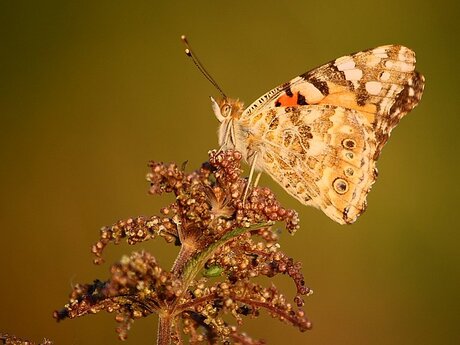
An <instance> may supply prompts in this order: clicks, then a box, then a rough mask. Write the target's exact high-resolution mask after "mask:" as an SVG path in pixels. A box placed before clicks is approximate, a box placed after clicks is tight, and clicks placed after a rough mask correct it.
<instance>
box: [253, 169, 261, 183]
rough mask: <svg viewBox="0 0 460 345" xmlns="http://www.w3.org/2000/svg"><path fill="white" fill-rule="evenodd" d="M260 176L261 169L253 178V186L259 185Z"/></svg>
mask: <svg viewBox="0 0 460 345" xmlns="http://www.w3.org/2000/svg"><path fill="white" fill-rule="evenodd" d="M260 176H262V171H259V172H258V173H257V176H256V179H255V181H254V187H257V186H258V185H259V181H260Z"/></svg>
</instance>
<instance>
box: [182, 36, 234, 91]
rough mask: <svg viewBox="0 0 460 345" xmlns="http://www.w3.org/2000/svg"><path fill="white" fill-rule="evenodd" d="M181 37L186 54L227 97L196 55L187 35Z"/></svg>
mask: <svg viewBox="0 0 460 345" xmlns="http://www.w3.org/2000/svg"><path fill="white" fill-rule="evenodd" d="M180 39H181V40H182V42H184V44H185V54H186V55H187V56H188V57H189V58H191V59H192V61H193V63H194V64H195V66H196V67H197V68H198V69H199V70H200V72H201V73H202V74H203V75H204V76H205V78H206V79H208V80H209V82H210V83H211V84H212V85H214V87H215V88H216V89H217V90H218V91H219V92H220V94H221V95H222V97H223V98H224V99H226V98H227V96H226V95H225V93H224V92H223V91H222V89H221V88H220V86H219V84H217V82H216V81H215V80H214V78H213V77H211V75H210V74H209V72H208V71H207V70H206V68H204V66H203V64H202V63H201V62H200V60H199V59H198V56H196V54H195V53H194V52H193V50H192V47H191V46H190V43H189V42H188V40H187V37H185V35H182V36H181V37H180Z"/></svg>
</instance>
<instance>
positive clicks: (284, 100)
mask: <svg viewBox="0 0 460 345" xmlns="http://www.w3.org/2000/svg"><path fill="white" fill-rule="evenodd" d="M297 100H298V94H297V93H295V94H294V95H292V97H289V96H288V95H286V94H284V95H282V96H280V98H278V99H277V100H276V102H277V103H279V104H280V106H281V107H290V106H294V105H298V104H297Z"/></svg>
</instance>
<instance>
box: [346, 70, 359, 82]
mask: <svg viewBox="0 0 460 345" xmlns="http://www.w3.org/2000/svg"><path fill="white" fill-rule="evenodd" d="M343 73H344V74H345V79H347V80H360V79H361V78H362V77H363V71H361V70H360V69H349V70H345V71H343Z"/></svg>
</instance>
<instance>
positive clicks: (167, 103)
mask: <svg viewBox="0 0 460 345" xmlns="http://www.w3.org/2000/svg"><path fill="white" fill-rule="evenodd" d="M455 6H457V4H456V2H455V1H450V2H447V1H413V0H407V1H399V0H388V1H342V0H332V1H289V2H281V1H276V2H274V1H264V2H257V1H241V2H240V1H232V2H230V1H226V2H223V1H194V2H182V3H180V2H172V1H171V2H169V3H160V2H158V1H131V2H128V1H2V2H1V3H0V120H1V123H0V193H1V197H0V222H1V233H0V234H1V235H0V241H1V242H0V243H1V252H0V262H1V277H0V331H4V332H10V333H13V334H16V335H18V336H22V337H25V338H29V339H32V340H40V339H42V338H43V337H48V338H51V339H52V340H54V341H55V343H56V344H81V345H83V344H119V343H120V342H119V341H118V340H117V338H116V334H115V332H114V329H115V326H116V323H115V321H114V319H113V315H108V314H99V315H95V316H87V317H84V318H81V319H77V320H70V321H69V320H68V321H64V322H62V323H59V324H58V323H56V322H55V321H54V320H53V319H52V317H51V315H52V311H53V310H54V309H56V308H59V307H61V306H62V305H63V304H64V303H65V302H66V301H67V296H68V293H69V292H70V290H71V286H72V284H75V283H76V282H89V281H91V280H92V279H93V278H97V277H99V278H106V277H107V276H108V267H109V264H110V263H112V262H114V261H116V260H118V259H119V258H120V257H121V255H122V254H123V253H129V252H131V251H132V250H140V249H142V248H144V249H147V250H150V251H152V252H153V253H154V255H155V256H156V257H157V258H158V259H159V261H160V263H162V264H163V265H164V266H165V267H169V265H170V264H171V262H172V259H173V257H174V255H175V254H176V253H177V248H176V247H173V246H168V245H166V244H164V242H163V241H162V240H159V241H157V242H150V243H145V244H142V245H138V246H136V247H130V246H128V245H120V246H117V247H113V246H112V247H110V248H109V249H108V250H107V253H106V255H105V258H106V259H107V264H105V265H102V266H94V265H93V264H92V256H91V254H90V246H91V244H93V243H94V242H95V241H96V239H97V238H98V232H99V228H100V227H101V226H103V225H108V224H111V223H113V222H115V221H116V220H118V219H123V218H127V217H129V216H136V215H150V214H154V213H156V212H158V209H159V208H160V207H161V206H162V205H165V204H167V203H168V202H170V201H171V198H170V197H151V196H148V195H147V189H148V185H147V183H146V182H145V178H144V177H145V173H146V172H147V167H146V164H147V161H148V160H150V159H155V160H165V161H175V162H178V163H181V162H183V161H186V160H188V169H195V168H196V167H198V166H199V165H200V164H201V162H203V161H204V160H206V158H207V151H208V150H209V149H211V148H216V147H217V139H216V128H217V120H216V119H215V118H214V116H213V114H212V110H211V108H210V102H209V98H208V97H209V95H214V96H218V94H217V92H216V90H215V89H214V88H213V87H212V86H211V85H210V84H209V83H208V82H207V81H206V80H205V79H204V77H203V76H202V75H200V73H199V72H198V71H197V69H196V68H195V67H194V66H193V64H192V63H191V62H190V61H188V60H187V58H186V57H185V55H184V53H183V49H184V47H183V46H182V44H181V42H180V40H179V36H180V35H181V34H183V33H186V34H187V35H188V36H189V38H190V40H191V42H192V43H193V45H194V48H195V50H196V51H197V52H198V55H199V56H200V57H201V60H203V61H204V62H205V64H206V66H207V67H208V69H209V70H210V71H211V73H212V74H213V76H214V77H215V78H216V79H217V80H218V81H219V83H220V84H221V85H222V87H223V88H224V90H225V92H226V93H227V94H228V95H230V96H233V97H239V98H240V99H242V100H244V101H245V102H246V104H248V103H250V102H252V101H253V100H254V99H256V98H257V97H258V96H260V95H262V94H263V93H264V92H266V91H268V90H269V89H270V88H272V87H274V86H276V85H278V84H280V83H282V82H285V81H287V80H288V79H290V78H291V77H294V76H296V75H297V74H300V73H303V72H305V71H307V70H309V69H311V68H313V67H316V66H318V65H320V64H322V63H325V62H327V61H329V60H331V59H334V58H336V57H339V56H341V55H345V54H348V53H351V52H354V51H358V50H362V49H366V48H371V47H374V46H378V45H381V44H389V43H400V44H405V45H407V46H409V47H411V48H412V49H414V50H415V51H416V52H417V58H418V64H417V68H418V70H420V71H421V72H423V74H424V75H425V76H426V89H425V94H424V96H423V99H422V102H421V104H420V105H419V107H417V108H416V109H415V110H414V111H413V112H412V113H411V114H409V115H408V116H407V118H405V119H404V120H403V121H402V122H401V124H400V125H399V127H398V128H397V129H396V130H395V131H394V132H393V135H392V138H391V140H390V141H389V143H388V144H387V146H386V147H385V149H384V152H383V155H382V157H381V159H380V161H379V171H380V177H379V179H378V182H377V183H376V184H375V186H374V188H373V190H372V192H371V193H370V196H369V198H368V201H369V208H368V210H367V212H366V213H364V215H363V216H362V217H361V218H360V219H359V220H358V222H357V223H356V224H354V225H352V226H339V225H336V224H334V223H333V222H332V221H331V220H329V219H328V218H327V217H326V216H325V215H323V214H322V213H320V212H318V211H317V210H314V209H312V208H308V207H304V206H302V205H300V204H299V203H298V202H296V201H295V200H294V199H292V198H290V197H289V196H288V195H287V194H286V193H285V192H284V191H283V190H282V189H281V188H280V187H278V186H277V185H276V184H275V183H273V182H272V181H271V180H270V179H269V178H268V177H266V176H264V177H263V178H262V181H261V183H262V184H263V185H268V186H270V187H272V188H273V189H274V190H275V192H276V193H277V194H278V195H279V198H280V200H281V201H282V202H283V203H284V204H285V205H286V206H288V207H292V208H296V209H297V210H299V212H300V215H301V220H302V228H301V230H300V231H299V232H298V233H297V234H296V235H295V236H294V237H291V236H289V235H287V234H283V236H282V248H283V250H284V251H285V252H287V253H288V254H290V255H291V256H293V257H295V258H296V259H298V260H301V261H302V262H303V263H304V273H305V276H306V280H307V283H308V285H309V286H311V287H312V288H313V290H314V294H313V295H312V296H310V297H308V299H307V303H306V306H305V310H306V311H307V313H308V315H309V317H310V318H311V320H312V321H313V323H314V328H313V330H312V331H310V332H307V333H300V332H298V331H297V330H296V329H294V328H293V327H290V326H288V325H285V324H282V323H280V322H278V321H276V320H273V319H271V318H270V317H266V316H264V317H262V318H260V319H257V320H247V321H246V322H245V330H247V331H248V332H249V333H250V334H251V335H253V336H255V337H261V338H264V339H266V340H268V341H269V343H270V344H283V343H285V342H286V340H289V341H290V343H293V344H393V345H395V344H404V345H409V344H417V345H422V344H443V345H446V344H459V343H460V335H459V332H458V329H459V328H458V327H459V323H460V303H459V298H458V291H459V288H460V283H459V281H460V279H459V272H460V267H459V263H460V259H459V253H458V246H459V240H460V231H459V230H460V227H459V224H458V220H457V219H458V213H459V211H458V210H457V206H458V195H459V194H458V193H459V178H460V176H459V173H458V170H459V167H460V166H459V145H458V142H459V134H458V133H459V116H460V114H459V110H458V109H459V108H458V100H459V96H458V92H459V90H458V89H459V88H458V85H459V84H458V83H459V69H458V63H459V61H460V59H459V57H460V56H459V45H458V42H457V41H458V37H459V24H458V13H459V11H458V8H456V7H455ZM277 284H280V285H282V286H285V288H286V289H287V290H286V291H287V292H288V293H292V292H293V286H292V284H291V283H290V282H289V281H288V280H287V279H280V280H278V281H277ZM155 335H156V320H155V317H154V316H152V317H150V318H148V319H144V320H140V321H137V322H136V323H135V324H134V326H133V327H132V330H131V332H130V334H129V338H128V340H127V341H126V344H153V343H154V342H155Z"/></svg>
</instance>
